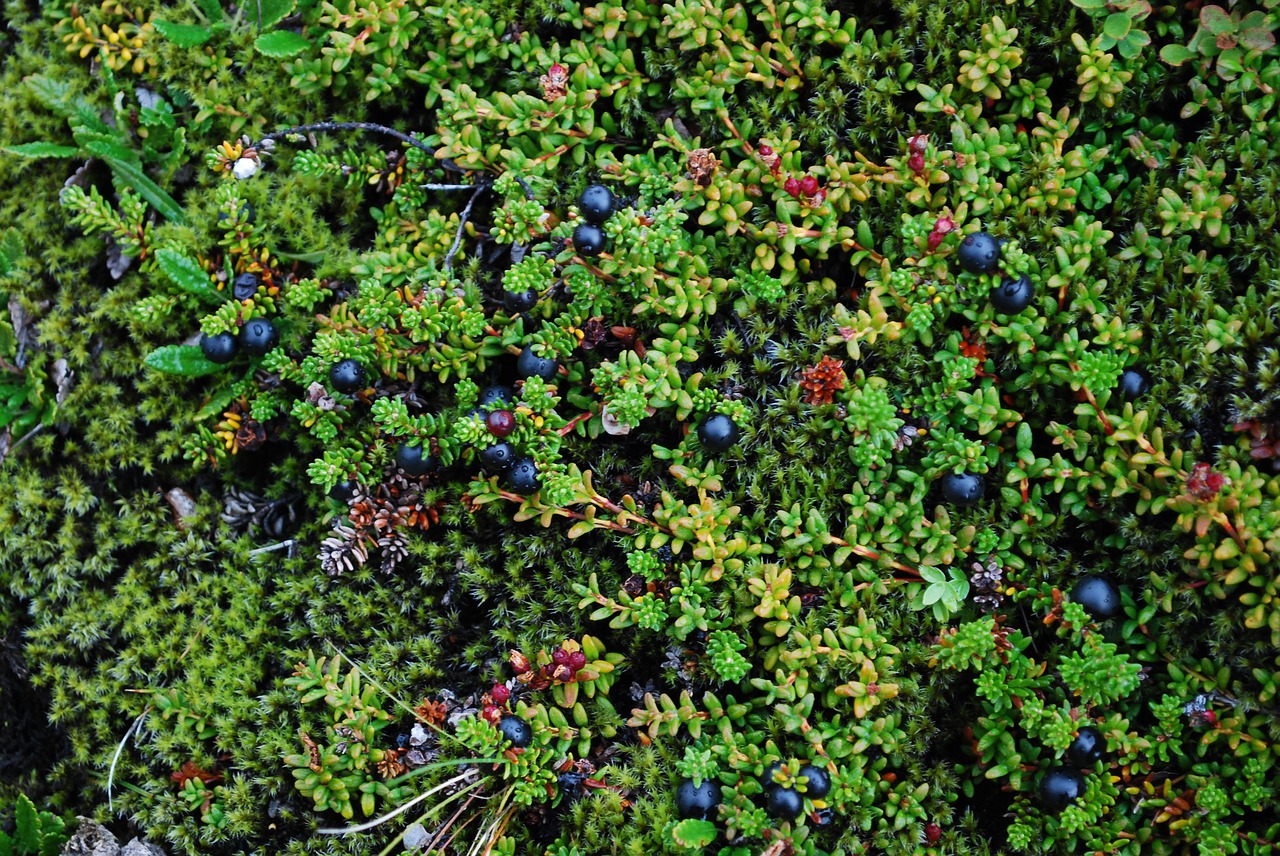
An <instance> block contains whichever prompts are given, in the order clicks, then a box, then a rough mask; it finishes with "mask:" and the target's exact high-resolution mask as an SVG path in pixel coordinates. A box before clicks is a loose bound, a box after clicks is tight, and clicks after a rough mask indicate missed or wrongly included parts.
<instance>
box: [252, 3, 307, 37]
mask: <svg viewBox="0 0 1280 856" xmlns="http://www.w3.org/2000/svg"><path fill="white" fill-rule="evenodd" d="M296 5H297V0H249V2H248V3H246V4H245V7H244V8H245V12H246V15H245V17H246V18H247V19H248V20H249V21H250V22H252V23H254V24H256V25H257V27H258V29H259V30H265V29H267V28H268V27H274V26H275V25H276V24H278V23H280V22H281V21H283V20H284V19H285V18H287V17H289V16H290V15H291V14H293V8H294V7H295V6H296ZM259 14H261V17H259Z"/></svg>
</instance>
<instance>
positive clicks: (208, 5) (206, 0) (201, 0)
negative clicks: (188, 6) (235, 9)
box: [196, 0, 222, 21]
mask: <svg viewBox="0 0 1280 856" xmlns="http://www.w3.org/2000/svg"><path fill="white" fill-rule="evenodd" d="M196 5H197V6H199V7H200V11H201V12H203V13H204V16H205V17H206V18H208V19H209V20H210V21H217V20H219V19H221V18H222V3H221V2H219V0H196Z"/></svg>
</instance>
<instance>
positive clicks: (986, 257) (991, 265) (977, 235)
mask: <svg viewBox="0 0 1280 856" xmlns="http://www.w3.org/2000/svg"><path fill="white" fill-rule="evenodd" d="M956 255H957V256H958V257H959V259H960V267H962V268H964V269H965V270H967V271H968V272H969V273H990V272H991V271H993V270H995V269H996V265H997V264H998V263H999V262H1000V245H999V244H998V243H996V239H995V238H993V237H991V236H990V235H988V234H987V233H986V232H974V233H973V234H972V235H965V237H964V240H963V241H961V242H960V249H959V251H957V253H956Z"/></svg>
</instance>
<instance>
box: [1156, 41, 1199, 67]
mask: <svg viewBox="0 0 1280 856" xmlns="http://www.w3.org/2000/svg"><path fill="white" fill-rule="evenodd" d="M1195 58H1196V54H1195V52H1193V51H1190V50H1188V49H1187V47H1186V45H1165V46H1164V47H1162V48H1161V49H1160V59H1162V60H1164V61H1165V62H1167V63H1169V65H1182V64H1183V63H1184V62H1187V61H1188V60H1193V59H1195Z"/></svg>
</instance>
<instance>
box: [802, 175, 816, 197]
mask: <svg viewBox="0 0 1280 856" xmlns="http://www.w3.org/2000/svg"><path fill="white" fill-rule="evenodd" d="M800 192H801V193H803V194H804V195H805V196H812V195H813V194H815V193H817V192H818V179H816V178H814V177H813V176H811V175H806V176H805V177H804V178H802V179H800Z"/></svg>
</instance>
